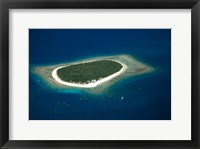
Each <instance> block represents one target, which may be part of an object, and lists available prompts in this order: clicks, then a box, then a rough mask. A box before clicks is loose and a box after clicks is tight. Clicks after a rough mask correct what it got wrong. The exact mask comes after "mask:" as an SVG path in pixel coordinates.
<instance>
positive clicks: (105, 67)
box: [57, 60, 123, 84]
mask: <svg viewBox="0 0 200 149" xmlns="http://www.w3.org/2000/svg"><path fill="white" fill-rule="evenodd" d="M122 67H123V66H122V65H121V64H120V63H118V62H115V61H111V60H100V61H93V62H87V63H79V64H73V65H70V66H66V67H62V68H60V69H58V70H57V75H58V76H59V78H60V79H61V80H63V81H66V82H71V83H84V84H85V83H86V84H87V83H90V82H95V81H97V80H99V79H101V78H105V77H108V76H110V75H112V74H114V73H116V72H118V71H120V70H121V69H122Z"/></svg>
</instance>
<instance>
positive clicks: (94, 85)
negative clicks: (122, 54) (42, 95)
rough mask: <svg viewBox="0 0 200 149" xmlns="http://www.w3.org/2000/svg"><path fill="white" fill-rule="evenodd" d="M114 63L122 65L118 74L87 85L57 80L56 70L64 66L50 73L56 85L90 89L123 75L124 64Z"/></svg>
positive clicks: (125, 67)
mask: <svg viewBox="0 0 200 149" xmlns="http://www.w3.org/2000/svg"><path fill="white" fill-rule="evenodd" d="M113 61H114V60H113ZM90 62H92V61H90ZM115 62H118V63H120V64H121V65H122V68H121V69H120V71H118V72H116V73H114V74H112V75H110V76H108V77H105V78H102V79H101V80H97V81H96V82H91V83H88V84H77V83H70V82H66V81H63V80H61V79H60V78H59V76H58V74H57V71H58V69H60V68H63V67H66V66H60V67H58V68H56V69H54V70H53V71H52V77H53V78H54V79H55V80H56V81H57V82H58V83H60V84H63V85H67V86H72V87H81V88H92V87H96V86H97V85H99V84H101V83H104V82H106V81H109V80H111V79H113V78H115V77H116V76H118V75H120V74H122V73H124V72H125V71H126V69H127V66H126V65H125V64H123V63H122V62H119V61H115ZM83 63H84V62H83ZM85 63H88V61H87V62H85Z"/></svg>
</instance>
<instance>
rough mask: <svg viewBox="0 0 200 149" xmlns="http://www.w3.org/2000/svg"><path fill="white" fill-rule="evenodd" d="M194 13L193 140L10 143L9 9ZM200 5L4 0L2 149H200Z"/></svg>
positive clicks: (189, 1)
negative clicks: (178, 11) (117, 9)
mask: <svg viewBox="0 0 200 149" xmlns="http://www.w3.org/2000/svg"><path fill="white" fill-rule="evenodd" d="M29 8H31V9H39V8H43V9H49V8H51V9H60V8H62V9H63V8H66V9H73V8H81V9H85V8H88V9H91V8H93V9H102V8H105V9H108V8H110V9H116V8H121V9H128V8H129V9H152V8H153V9H191V12H192V13H191V14H192V22H191V23H192V28H191V30H192V47H191V49H192V78H191V81H192V89H191V91H192V140H191V141H184V140H182V141H179V140H173V141H172V140H167V141H161V140H154V141H151V140H149V141H144V140H140V141H134V140H133V141H131V140H124V141H114V140H112V141H109V140H97V141H78V140H73V141H67V140H66V141H42V140H38V141H32V140H29V141H23V140H18V141H17V140H15V141H14V140H9V9H29ZM199 16H200V2H199V0H96V1H93V0H0V72H1V73H0V81H1V84H0V147H1V148H2V149H10V148H12V149H21V148H24V149H35V148H36V149H40V148H42V149H43V148H52V149H53V148H58V149H61V148H74V149H76V148H77V149H78V148H120V149H121V148H141V149H150V148H152V149H153V148H159V149H162V148H163V149H164V148H165V149H182V148H188V149H200V129H199V127H198V125H199V124H200V118H199V117H200V102H199V94H198V86H199V85H200V79H199V76H200V69H199V66H200V61H199V60H198V57H200V52H199V50H200V49H199V46H200V37H199V36H200V28H199V25H200V17H199Z"/></svg>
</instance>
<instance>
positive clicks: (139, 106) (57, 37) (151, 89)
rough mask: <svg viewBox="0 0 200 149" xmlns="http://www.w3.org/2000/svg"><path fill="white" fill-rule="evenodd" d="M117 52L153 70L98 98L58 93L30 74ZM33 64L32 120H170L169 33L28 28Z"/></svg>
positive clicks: (112, 88) (31, 77) (131, 78)
mask: <svg viewBox="0 0 200 149" xmlns="http://www.w3.org/2000/svg"><path fill="white" fill-rule="evenodd" d="M119 54H128V55H132V56H133V57H135V58H136V59H138V60H139V61H141V62H143V63H146V64H148V65H150V66H152V67H153V68H154V69H155V70H154V71H153V72H151V73H147V74H143V75H138V76H135V77H130V78H128V79H124V80H121V81H118V82H116V83H115V84H113V85H112V86H111V87H109V88H107V89H106V90H105V91H103V92H102V93H100V94H91V93H87V92H84V91H81V89H73V90H70V91H69V90H68V91H66V90H64V89H54V88H51V87H49V86H48V85H47V84H46V83H45V82H44V81H42V80H41V79H40V78H39V77H38V76H36V75H34V74H32V72H31V68H32V67H34V66H43V65H54V64H59V63H63V62H73V61H76V60H81V59H85V58H89V57H98V56H109V55H119ZM29 66H30V70H29V120H170V119H171V30H170V29H29ZM122 97H123V99H122Z"/></svg>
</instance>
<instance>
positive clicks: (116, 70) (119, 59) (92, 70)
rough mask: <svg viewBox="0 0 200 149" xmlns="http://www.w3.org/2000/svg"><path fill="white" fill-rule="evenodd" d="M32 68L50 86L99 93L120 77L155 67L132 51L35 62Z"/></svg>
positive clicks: (140, 72) (144, 71)
mask: <svg viewBox="0 0 200 149" xmlns="http://www.w3.org/2000/svg"><path fill="white" fill-rule="evenodd" d="M30 69H31V72H32V73H34V74H35V76H38V78H39V79H40V80H43V81H42V82H44V83H45V84H47V85H48V86H49V87H52V88H57V89H59V90H60V89H63V90H65V91H67V90H68V91H72V90H73V89H81V91H82V90H84V91H88V92H93V93H100V92H102V91H103V90H105V89H106V88H108V87H109V86H111V85H113V84H114V83H116V82H118V81H119V80H124V79H126V78H129V77H134V76H136V75H141V74H145V73H150V72H152V71H153V70H154V68H153V67H151V66H150V65H148V64H145V63H143V62H141V61H139V60H137V59H136V58H134V57H132V56H131V55H113V56H100V57H92V58H86V59H82V60H76V61H73V62H65V63H61V64H54V65H45V66H33V67H31V68H30ZM38 82H39V81H38ZM71 89H72V90H71ZM73 91H74V90H73Z"/></svg>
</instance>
